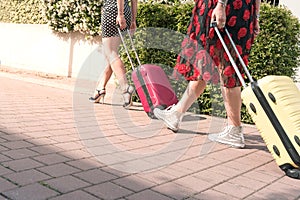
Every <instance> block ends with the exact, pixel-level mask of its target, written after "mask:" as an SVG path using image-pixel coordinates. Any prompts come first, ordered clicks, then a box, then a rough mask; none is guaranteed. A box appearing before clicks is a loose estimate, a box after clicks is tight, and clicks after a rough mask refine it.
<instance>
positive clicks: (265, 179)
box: [243, 169, 278, 184]
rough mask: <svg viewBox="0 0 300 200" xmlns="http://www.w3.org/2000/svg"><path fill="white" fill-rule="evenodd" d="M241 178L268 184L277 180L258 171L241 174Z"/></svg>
mask: <svg viewBox="0 0 300 200" xmlns="http://www.w3.org/2000/svg"><path fill="white" fill-rule="evenodd" d="M243 176H244V177H246V178H249V179H253V180H257V181H260V182H264V183H268V184H270V183H272V182H274V181H275V180H277V179H278V178H277V177H275V176H273V175H270V174H266V173H264V172H263V171H261V170H258V169H254V170H252V171H249V172H247V173H245V174H243Z"/></svg>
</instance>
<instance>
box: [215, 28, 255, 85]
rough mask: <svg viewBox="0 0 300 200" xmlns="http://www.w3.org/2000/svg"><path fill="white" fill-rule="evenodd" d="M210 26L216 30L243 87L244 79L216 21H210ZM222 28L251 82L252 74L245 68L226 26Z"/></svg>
mask: <svg viewBox="0 0 300 200" xmlns="http://www.w3.org/2000/svg"><path fill="white" fill-rule="evenodd" d="M211 26H212V27H214V29H215V31H216V33H217V35H218V37H219V39H220V41H221V43H222V46H223V48H224V50H225V52H226V54H227V55H228V58H229V60H230V62H231V64H232V66H233V68H234V70H235V72H236V73H237V75H238V77H239V79H240V81H241V83H242V85H243V87H246V83H245V81H244V79H243V76H242V74H241V72H240V70H239V68H238V67H237V65H236V63H235V61H234V59H233V58H232V55H231V53H230V52H229V50H228V47H227V45H226V44H225V42H224V39H223V37H222V35H221V33H220V31H219V29H218V27H217V22H212V24H211ZM224 30H225V32H226V35H227V36H228V38H229V40H230V43H231V45H232V46H233V48H234V51H235V52H236V54H237V56H238V58H239V61H240V63H241V65H242V66H243V69H244V71H245V73H246V76H247V77H248V78H249V80H250V83H253V82H254V80H253V78H252V76H251V74H250V72H249V70H248V68H247V66H246V64H245V62H244V60H243V59H242V57H241V55H240V53H239V51H238V49H237V48H236V45H235V43H234V41H233V40H232V37H231V35H230V33H229V32H228V30H227V28H226V27H224Z"/></svg>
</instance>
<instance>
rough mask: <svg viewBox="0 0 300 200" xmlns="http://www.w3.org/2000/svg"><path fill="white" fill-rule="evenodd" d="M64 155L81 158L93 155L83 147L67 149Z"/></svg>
mask: <svg viewBox="0 0 300 200" xmlns="http://www.w3.org/2000/svg"><path fill="white" fill-rule="evenodd" d="M63 155H64V156H66V157H68V158H72V159H75V160H76V159H83V158H90V157H91V156H93V155H92V154H91V153H89V152H87V151H86V150H84V149H77V150H69V151H65V152H64V154H63Z"/></svg>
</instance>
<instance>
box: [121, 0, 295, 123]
mask: <svg viewBox="0 0 300 200" xmlns="http://www.w3.org/2000/svg"><path fill="white" fill-rule="evenodd" d="M192 7H193V5H192V4H180V5H175V6H169V5H161V4H155V5H153V4H152V3H145V4H140V6H139V10H138V19H137V20H138V26H139V27H141V28H143V27H164V28H168V29H172V30H174V31H178V32H181V33H185V32H186V28H187V25H188V23H189V19H190V15H191V10H192ZM260 27H261V32H260V34H259V36H258V37H257V38H256V40H255V43H254V46H253V48H252V51H251V55H250V60H249V70H250V72H251V74H252V75H253V77H254V78H256V79H259V78H262V77H264V76H266V75H269V74H273V75H286V76H289V77H294V76H295V69H296V68H297V67H298V66H299V64H300V62H299V59H298V58H299V56H300V48H299V47H300V42H299V33H300V24H299V21H298V19H297V18H296V17H294V16H293V15H292V13H291V12H290V11H289V10H288V9H286V8H284V7H273V6H270V5H269V4H264V3H263V4H262V5H261V17H260ZM135 37H136V38H137V40H138V41H139V40H140V41H143V42H142V44H137V46H138V47H139V49H138V54H139V56H140V58H141V60H142V63H153V64H154V63H156V64H159V65H161V66H162V67H163V68H164V70H165V71H167V73H168V74H170V73H171V71H172V70H171V69H170V67H173V66H174V65H175V61H176V57H177V54H176V52H178V49H177V48H178V47H177V46H176V47H173V48H174V49H175V51H174V52H173V51H172V50H169V51H165V50H161V49H155V48H154V49H153V48H152V49H151V48H150V49H149V48H144V49H143V48H142V47H143V46H147V45H148V46H149V44H147V43H145V38H146V39H147V38H151V39H152V40H154V41H155V40H157V41H161V38H162V37H163V38H166V36H164V35H160V33H155V34H153V35H150V36H149V34H148V35H147V36H144V37H142V36H140V35H139V32H137V33H136V35H135ZM167 37H171V36H167ZM137 43H139V42H137ZM140 43H141V42H140ZM152 43H153V42H152ZM163 45H164V46H165V45H167V44H163ZM150 46H151V45H150ZM152 46H155V45H153V44H152ZM179 48H180V47H179ZM169 49H171V47H170V48H169ZM121 52H123V51H121ZM122 55H123V59H124V60H125V62H126V65H127V66H130V65H129V62H128V61H127V58H126V54H125V53H123V54H122ZM132 56H133V55H132ZM128 70H130V69H129V68H128ZM171 82H172V84H173V86H174V88H175V90H176V91H177V93H178V96H179V97H180V96H181V94H182V93H183V91H184V89H185V87H186V82H184V81H181V82H180V83H181V84H179V83H178V82H176V81H174V80H171ZM220 94H221V92H220V90H219V88H218V87H216V86H213V85H209V86H208V87H207V89H206V90H205V92H204V94H203V95H202V96H201V97H200V98H198V101H197V102H198V106H196V107H192V108H191V109H190V111H192V112H197V113H198V112H199V113H204V114H213V115H215V116H221V117H224V116H225V110H224V106H223V104H222V103H220V102H222V98H221V96H220ZM242 121H243V122H245V123H253V122H252V120H251V117H250V116H249V114H248V113H247V111H246V108H245V107H244V106H243V108H242Z"/></svg>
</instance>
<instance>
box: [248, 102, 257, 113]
mask: <svg viewBox="0 0 300 200" xmlns="http://www.w3.org/2000/svg"><path fill="white" fill-rule="evenodd" d="M249 106H250V109H251V110H252V112H254V113H255V114H256V108H255V106H254V104H253V103H250V105H249Z"/></svg>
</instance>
